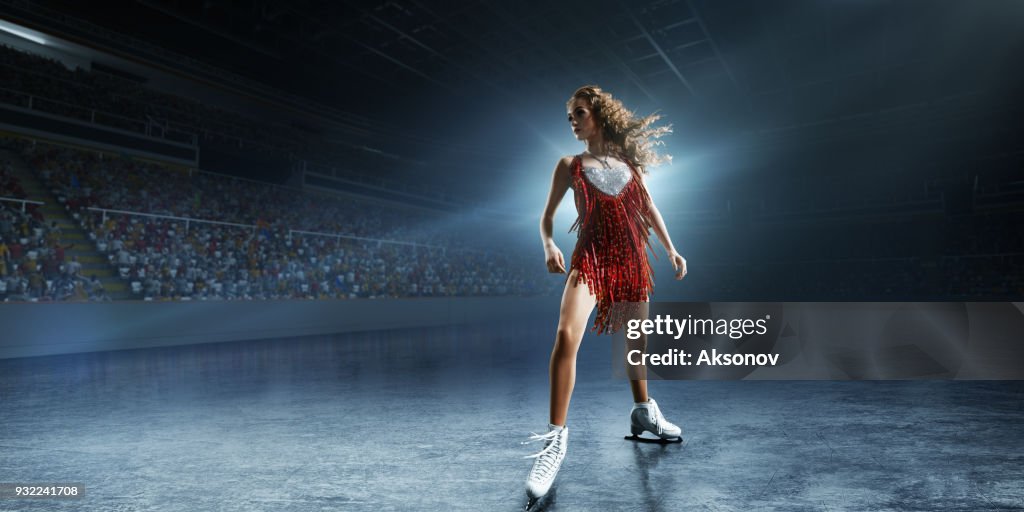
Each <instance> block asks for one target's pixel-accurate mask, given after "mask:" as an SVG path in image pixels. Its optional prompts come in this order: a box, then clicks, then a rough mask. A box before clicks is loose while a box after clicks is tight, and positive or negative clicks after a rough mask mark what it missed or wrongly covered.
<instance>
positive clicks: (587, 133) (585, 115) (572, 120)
mask: <svg viewBox="0 0 1024 512" xmlns="http://www.w3.org/2000/svg"><path fill="white" fill-rule="evenodd" d="M568 119H569V124H570V125H572V133H573V135H574V136H575V137H576V140H587V139H590V138H591V137H593V136H594V135H596V134H597V130H598V126H597V119H596V118H595V117H594V112H593V110H591V109H590V103H589V102H587V100H585V99H583V98H576V99H575V100H573V102H572V103H571V104H570V106H569V112H568Z"/></svg>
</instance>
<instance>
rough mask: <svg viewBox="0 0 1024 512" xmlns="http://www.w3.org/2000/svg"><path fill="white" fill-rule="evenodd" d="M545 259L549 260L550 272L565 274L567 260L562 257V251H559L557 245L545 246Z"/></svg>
mask: <svg viewBox="0 0 1024 512" xmlns="http://www.w3.org/2000/svg"><path fill="white" fill-rule="evenodd" d="M544 259H545V260H547V264H548V272H551V273H552V274H564V273H565V258H563V257H562V251H560V250H558V247H557V246H556V245H555V244H550V245H546V246H544Z"/></svg>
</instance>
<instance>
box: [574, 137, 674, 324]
mask: <svg viewBox="0 0 1024 512" xmlns="http://www.w3.org/2000/svg"><path fill="white" fill-rule="evenodd" d="M619 158H620V159H621V160H622V161H624V162H627V163H626V164H625V165H624V164H621V163H618V162H616V163H615V164H613V165H612V166H611V167H610V168H608V167H603V166H601V167H584V166H583V160H582V158H581V157H580V155H577V156H576V157H575V158H574V159H573V161H572V164H571V167H572V189H573V194H574V196H575V201H576V212H577V213H578V217H577V218H576V222H574V223H573V225H572V227H571V228H569V231H570V232H572V231H577V241H576V248H575V250H573V253H572V260H571V263H570V266H569V272H568V273H569V274H572V269H579V277H578V281H577V283H578V282H580V281H582V282H585V283H587V284H588V285H589V287H590V291H591V293H592V294H593V295H594V296H595V298H596V299H597V318H596V319H595V320H594V326H593V327H592V328H591V329H590V330H591V331H597V333H598V334H602V333H606V332H608V333H613V332H617V331H618V330H619V329H620V328H621V327H622V324H623V322H624V321H625V320H626V319H627V318H628V317H629V316H630V315H631V314H634V312H635V311H634V310H633V309H630V307H635V306H636V303H639V302H647V301H648V300H649V298H650V297H649V295H650V293H651V292H652V291H653V289H654V273H653V271H652V270H651V265H650V261H649V260H648V258H647V249H648V248H650V247H651V245H650V240H649V237H650V228H651V224H650V221H649V218H648V213H649V210H648V201H649V196H648V194H647V190H646V188H645V187H644V186H643V182H642V181H641V178H640V172H639V171H638V170H637V169H636V167H635V166H634V165H633V164H632V163H630V162H629V160H628V159H627V158H624V157H622V156H619ZM651 252H652V253H653V252H654V251H653V249H652V250H651ZM654 257H655V258H657V257H658V256H657V254H655V255H654ZM566 282H568V277H566ZM613 306H614V307H613Z"/></svg>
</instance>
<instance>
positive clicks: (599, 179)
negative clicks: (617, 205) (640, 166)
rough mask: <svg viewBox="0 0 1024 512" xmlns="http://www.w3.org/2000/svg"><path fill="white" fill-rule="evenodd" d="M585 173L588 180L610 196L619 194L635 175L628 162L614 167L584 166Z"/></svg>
mask: <svg viewBox="0 0 1024 512" xmlns="http://www.w3.org/2000/svg"><path fill="white" fill-rule="evenodd" d="M583 174H585V175H586V177H587V181H589V182H590V183H591V184H592V185H594V186H595V187H597V189H598V190H600V191H601V192H604V193H605V194H608V195H610V196H617V195H619V193H620V192H622V189H624V188H626V185H628V184H629V180H630V178H632V177H633V173H632V171H630V169H629V166H627V165H626V164H619V165H616V166H612V167H584V168H583Z"/></svg>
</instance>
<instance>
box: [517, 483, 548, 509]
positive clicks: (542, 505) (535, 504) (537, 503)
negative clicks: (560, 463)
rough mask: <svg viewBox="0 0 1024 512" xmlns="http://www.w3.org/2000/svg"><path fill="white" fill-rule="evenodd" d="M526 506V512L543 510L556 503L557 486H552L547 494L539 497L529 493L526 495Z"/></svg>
mask: <svg viewBox="0 0 1024 512" xmlns="http://www.w3.org/2000/svg"><path fill="white" fill-rule="evenodd" d="M526 498H527V501H526V508H524V509H523V510H524V511H526V512H543V511H544V510H547V509H548V507H549V506H550V505H551V504H552V503H554V499H555V488H554V487H552V488H551V489H550V490H549V491H548V493H547V494H545V495H544V496H541V497H539V498H532V497H530V496H529V495H527V496H526Z"/></svg>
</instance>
